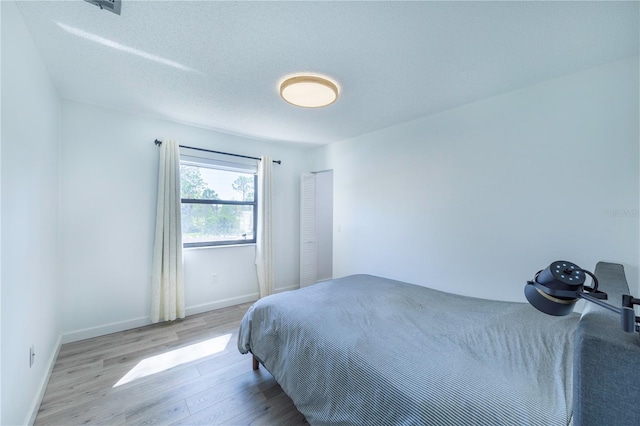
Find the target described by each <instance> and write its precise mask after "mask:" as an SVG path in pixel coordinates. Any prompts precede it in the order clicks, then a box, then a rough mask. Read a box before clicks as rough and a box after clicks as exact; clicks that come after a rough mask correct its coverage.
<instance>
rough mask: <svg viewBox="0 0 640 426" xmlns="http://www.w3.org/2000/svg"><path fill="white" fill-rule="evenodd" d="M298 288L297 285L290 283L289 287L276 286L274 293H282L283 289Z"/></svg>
mask: <svg viewBox="0 0 640 426" xmlns="http://www.w3.org/2000/svg"><path fill="white" fill-rule="evenodd" d="M299 288H300V286H299V285H292V286H290V287H283V288H276V289H275V292H276V293H282V292H285V291H291V290H297V289H299Z"/></svg>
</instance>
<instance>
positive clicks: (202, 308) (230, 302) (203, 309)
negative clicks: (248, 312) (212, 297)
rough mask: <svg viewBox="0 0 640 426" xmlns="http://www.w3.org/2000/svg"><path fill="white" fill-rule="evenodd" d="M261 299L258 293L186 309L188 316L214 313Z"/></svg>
mask: <svg viewBox="0 0 640 426" xmlns="http://www.w3.org/2000/svg"><path fill="white" fill-rule="evenodd" d="M259 298H260V295H259V294H258V293H251V294H247V295H246V296H238V297H231V298H229V299H223V300H216V301H215V302H209V303H203V304H201V305H196V306H191V307H188V308H186V309H185V313H186V314H187V316H189V315H195V314H201V313H203V312H209V311H213V310H215V309H221V308H226V307H228V306H234V305H239V304H241V303H249V302H255V301H256V300H258V299H259Z"/></svg>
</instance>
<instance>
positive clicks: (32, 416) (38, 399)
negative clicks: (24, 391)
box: [24, 336, 62, 426]
mask: <svg viewBox="0 0 640 426" xmlns="http://www.w3.org/2000/svg"><path fill="white" fill-rule="evenodd" d="M61 346H62V336H59V337H58V341H57V342H56V347H55V350H54V351H53V352H52V353H51V356H50V357H49V361H48V362H47V369H46V372H45V374H44V376H43V377H42V381H41V382H40V386H39V387H38V392H37V393H36V395H35V398H34V400H33V402H32V403H31V407H30V408H29V411H28V412H27V418H26V419H25V421H24V424H25V425H29V426H31V425H33V424H34V423H35V422H36V417H37V416H38V411H39V410H40V404H41V403H42V398H44V393H45V391H46V390H47V385H48V384H49V378H50V377H51V373H52V372H53V366H54V365H55V364H56V360H57V359H58V354H59V353H60V347H61Z"/></svg>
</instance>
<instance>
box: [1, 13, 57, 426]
mask: <svg viewBox="0 0 640 426" xmlns="http://www.w3.org/2000/svg"><path fill="white" fill-rule="evenodd" d="M1 7H2V155H1V157H2V179H1V180H2V231H1V232H2V249H1V250H2V297H1V298H2V419H1V421H0V423H2V424H3V425H17V424H26V423H28V422H29V421H30V420H32V418H31V416H32V413H33V412H34V410H35V409H37V405H38V403H39V399H40V398H41V395H42V392H43V391H44V388H45V386H46V380H47V379H48V373H49V369H50V368H51V365H52V362H53V361H54V357H55V355H56V353H57V348H58V347H59V339H58V338H59V336H60V331H61V322H60V303H61V302H62V299H61V297H60V283H59V269H58V264H59V260H60V259H59V258H58V241H59V238H58V196H59V182H58V170H59V161H58V149H59V140H60V110H61V107H60V101H59V98H58V95H57V93H56V91H55V89H54V86H53V84H52V82H51V80H50V78H49V75H48V73H47V71H46V69H45V67H44V64H43V63H42V60H41V58H40V54H39V53H38V51H37V50H36V48H35V45H34V43H33V41H32V39H31V36H30V35H29V33H28V31H27V28H26V26H25V24H24V21H23V20H22V17H21V16H20V14H19V12H18V10H17V8H16V6H15V4H14V3H13V2H6V1H3V2H1ZM31 345H35V353H36V358H35V364H34V366H33V367H32V368H29V347H30V346H31Z"/></svg>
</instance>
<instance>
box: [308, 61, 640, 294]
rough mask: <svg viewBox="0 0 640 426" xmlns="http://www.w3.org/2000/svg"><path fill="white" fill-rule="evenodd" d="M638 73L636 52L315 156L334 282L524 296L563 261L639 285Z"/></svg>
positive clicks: (325, 149)
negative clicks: (324, 189) (329, 216)
mask: <svg viewBox="0 0 640 426" xmlns="http://www.w3.org/2000/svg"><path fill="white" fill-rule="evenodd" d="M638 75H639V72H638V58H637V57H634V58H629V59H626V60H622V61H619V62H615V63H611V64H608V65H605V66H601V67H598V68H594V69H590V70H586V71H583V72H579V73H576V74H572V75H569V76H566V77H563V78H559V79H555V80H552V81H548V82H544V83H541V84H537V85H535V86H532V87H528V88H524V89H522V90H517V91H514V92H510V93H506V94H503V95H500V96H496V97H493V98H490V99H486V100H483V101H480V102H476V103H473V104H470V105H466V106H462V107H459V108H456V109H453V110H450V111H446V112H443V113H440V114H437V115H434V116H430V117H426V118H422V119H419V120H416V121H413V122H410V123H406V124H403V125H399V126H395V127H392V128H387V129H384V130H381V131H378V132H375V133H371V134H368V135H364V136H361V137H358V138H354V139H351V140H347V141H343V142H340V143H335V144H332V145H329V146H326V147H322V148H319V149H317V150H315V151H314V152H313V153H312V154H311V162H312V164H313V167H312V168H311V169H312V170H323V169H333V170H334V202H335V207H334V213H335V216H334V224H335V229H334V231H335V234H334V276H343V275H347V274H353V273H370V274H375V275H380V276H384V277H391V278H395V279H400V280H403V281H408V282H411V283H416V284H421V285H426V286H429V287H433V288H437V289H442V290H446V291H450V292H454V293H461V294H466V295H471V296H478V297H487V298H498V299H505V300H520V301H524V297H523V286H524V283H525V281H526V280H527V279H530V278H531V277H532V276H533V274H534V273H535V272H536V271H537V270H539V269H542V268H544V267H546V266H547V265H548V264H549V263H550V262H551V261H554V260H557V259H566V260H571V261H574V262H576V263H577V264H578V265H580V266H582V267H584V268H588V269H592V268H593V267H594V266H595V263H596V261H598V260H607V261H614V262H619V263H622V264H623V265H624V266H625V269H626V272H627V277H628V279H629V283H630V285H631V288H633V289H638V287H637V283H638V257H639V250H638V231H639V230H638V228H639V227H638V215H637V213H638V207H639V205H638V193H639V182H638V169H639V162H638V158H639V152H638V145H639V144H638V127H639V123H638V116H639V108H638ZM426 95H428V94H426ZM638 290H640V289H638Z"/></svg>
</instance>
